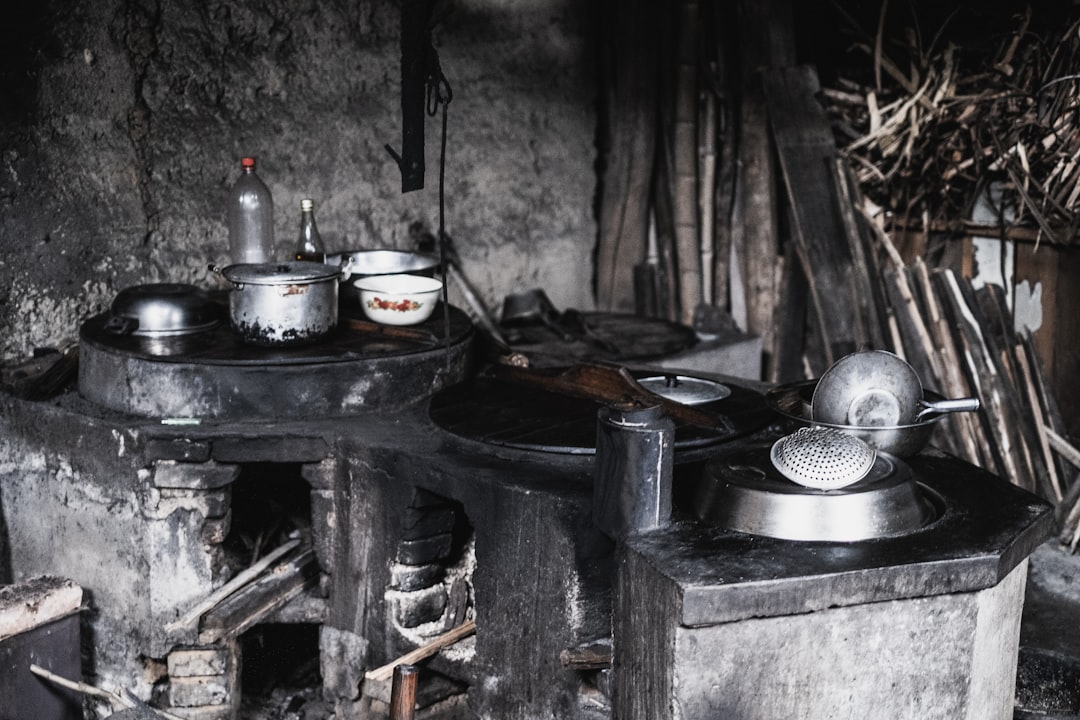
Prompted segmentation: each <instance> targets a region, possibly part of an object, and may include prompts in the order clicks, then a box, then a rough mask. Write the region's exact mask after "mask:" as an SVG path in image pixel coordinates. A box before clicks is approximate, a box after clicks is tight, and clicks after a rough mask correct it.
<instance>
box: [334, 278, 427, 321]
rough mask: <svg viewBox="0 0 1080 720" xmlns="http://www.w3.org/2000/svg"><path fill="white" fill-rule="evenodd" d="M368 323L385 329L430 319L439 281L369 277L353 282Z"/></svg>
mask: <svg viewBox="0 0 1080 720" xmlns="http://www.w3.org/2000/svg"><path fill="white" fill-rule="evenodd" d="M353 285H354V286H355V287H356V290H357V293H359V296H360V307H361V309H363V311H364V314H365V315H367V316H368V319H370V320H374V321H375V322H380V323H385V324H387V325H416V324H417V323H422V322H424V321H425V320H427V319H428V318H429V317H431V313H432V311H433V310H434V309H435V305H436V304H437V303H438V301H439V292H440V291H441V290H442V286H443V284H442V281H441V280H436V279H435V278H430V277H424V276H422V275H373V276H371V277H364V278H360V279H359V280H356V281H355V282H353Z"/></svg>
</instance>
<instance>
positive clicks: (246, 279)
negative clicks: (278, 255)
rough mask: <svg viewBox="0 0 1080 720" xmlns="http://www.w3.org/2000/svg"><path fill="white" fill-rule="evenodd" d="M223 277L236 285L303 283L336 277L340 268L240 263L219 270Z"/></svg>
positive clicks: (317, 265) (311, 263) (313, 265)
mask: <svg viewBox="0 0 1080 720" xmlns="http://www.w3.org/2000/svg"><path fill="white" fill-rule="evenodd" d="M221 274H222V275H224V276H225V279H226V280H228V281H229V282H232V283H236V284H238V285H283V284H289V285H303V284H305V283H313V282H320V281H322V280H329V279H331V278H337V277H339V276H340V275H341V269H340V268H336V267H334V266H333V265H327V264H326V263H316V262H302V261H293V262H283V263H240V264H238V265H229V266H228V267H226V268H224V269H223V270H222V271H221Z"/></svg>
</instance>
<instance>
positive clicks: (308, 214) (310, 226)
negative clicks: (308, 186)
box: [296, 200, 326, 263]
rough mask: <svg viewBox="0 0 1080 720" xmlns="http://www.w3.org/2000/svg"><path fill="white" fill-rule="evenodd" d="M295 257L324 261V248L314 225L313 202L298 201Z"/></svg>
mask: <svg viewBox="0 0 1080 720" xmlns="http://www.w3.org/2000/svg"><path fill="white" fill-rule="evenodd" d="M296 259H297V260H304V261H307V262H318V263H321V262H326V249H325V248H324V247H323V242H322V238H321V237H319V228H318V227H317V226H316V225H315V203H313V202H312V201H311V200H301V201H300V239H299V240H297V241H296Z"/></svg>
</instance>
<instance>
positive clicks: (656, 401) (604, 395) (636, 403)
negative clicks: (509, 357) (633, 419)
mask: <svg viewBox="0 0 1080 720" xmlns="http://www.w3.org/2000/svg"><path fill="white" fill-rule="evenodd" d="M491 372H492V374H493V375H494V376H495V377H496V378H499V379H502V380H510V381H513V382H519V383H522V384H527V385H532V386H533V387H538V388H540V389H542V390H547V391H548V392H554V393H559V394H562V395H568V396H570V397H578V398H582V399H585V400H593V401H596V402H600V403H603V404H605V405H609V406H612V407H650V406H655V405H659V406H660V408H661V409H662V410H663V411H664V414H665V415H667V416H668V417H670V418H671V419H672V420H675V421H676V422H680V423H683V424H686V425H694V426H696V427H701V428H706V429H709V430H714V431H718V432H721V433H733V432H734V428H733V427H732V424H731V421H730V420H729V419H728V418H727V417H725V416H723V415H719V414H716V413H708V412H704V411H702V410H699V409H697V408H694V407H691V406H689V405H684V404H682V403H679V402H675V401H674V400H669V399H667V398H665V397H661V396H660V395H657V394H656V393H654V392H651V391H649V390H647V389H645V388H644V387H642V385H641V383H639V382H638V381H637V380H636V379H634V376H633V375H631V374H630V371H629V370H627V369H626V368H625V367H623V366H620V365H607V364H603V363H578V364H577V365H574V366H572V367H570V368H569V369H567V370H564V371H562V372H560V373H558V374H552V373H551V372H545V371H543V370H539V369H525V368H520V367H512V366H507V365H496V366H492V368H491Z"/></svg>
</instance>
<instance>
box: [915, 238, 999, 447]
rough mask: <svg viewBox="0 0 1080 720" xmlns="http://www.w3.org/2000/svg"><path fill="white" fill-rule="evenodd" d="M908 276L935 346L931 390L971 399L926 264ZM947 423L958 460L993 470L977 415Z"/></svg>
mask: <svg viewBox="0 0 1080 720" xmlns="http://www.w3.org/2000/svg"><path fill="white" fill-rule="evenodd" d="M911 276H912V278H914V280H915V284H916V285H917V286H918V288H919V291H920V294H921V295H922V297H923V307H924V312H925V313H926V323H927V327H928V329H929V330H930V334H931V336H932V337H933V342H934V359H935V366H936V370H935V372H936V373H937V374H936V378H937V382H938V385H937V386H936V387H935V388H932V389H935V390H937V391H938V392H940V393H942V394H943V395H945V396H947V397H971V396H972V395H973V394H974V391H973V388H972V385H971V384H970V383H969V382H968V381H967V378H966V376H965V375H964V372H963V368H962V363H961V357H960V352H959V350H958V349H957V346H956V342H955V340H954V338H953V334H952V330H951V328H950V327H949V322H948V318H947V317H946V315H945V313H944V312H943V311H942V308H941V302H940V300H939V298H938V295H937V293H936V292H935V289H934V286H933V284H932V283H931V281H930V275H929V272H928V270H927V268H926V264H925V263H923V262H922V260H921V259H919V260H916V261H915V263H914V264H913V265H912V275H911ZM948 422H949V424H950V425H951V426H952V427H953V428H954V431H953V434H954V437H955V438H956V441H955V443H954V447H955V448H958V449H959V450H960V452H959V453H958V454H959V455H960V457H963V458H964V459H966V460H968V461H969V462H971V463H974V464H976V465H981V466H983V467H994V460H993V457H992V456H991V455H990V454H988V452H987V447H988V442H987V438H986V434H985V432H984V424H983V423H982V422H980V416H979V415H977V414H970V413H962V414H960V415H956V416H953V417H952V418H949V421H948Z"/></svg>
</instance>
